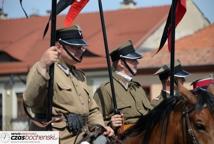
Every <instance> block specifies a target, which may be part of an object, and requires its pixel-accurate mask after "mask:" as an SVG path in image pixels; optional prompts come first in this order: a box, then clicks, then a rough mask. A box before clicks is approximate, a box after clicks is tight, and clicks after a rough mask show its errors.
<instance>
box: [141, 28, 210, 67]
mask: <svg viewBox="0 0 214 144" xmlns="http://www.w3.org/2000/svg"><path fill="white" fill-rule="evenodd" d="M213 37H214V24H212V25H210V26H208V27H206V28H204V29H201V30H199V31H197V32H195V33H194V34H192V35H189V36H186V37H183V38H181V39H179V40H177V41H176V43H175V59H179V60H180V61H181V63H182V65H183V66H189V67H190V66H205V65H208V66H210V65H212V66H213V68H214V60H213V58H214V41H213ZM155 53H156V51H151V52H148V53H145V56H144V58H143V59H141V61H140V66H139V67H140V68H157V67H160V66H162V65H164V64H167V63H169V62H170V53H169V51H168V47H167V45H165V46H164V47H163V49H162V50H161V51H160V52H159V53H158V54H156V55H155Z"/></svg>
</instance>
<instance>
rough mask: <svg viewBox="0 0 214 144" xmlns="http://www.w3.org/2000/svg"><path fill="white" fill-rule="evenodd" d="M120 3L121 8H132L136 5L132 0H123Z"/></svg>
mask: <svg viewBox="0 0 214 144" xmlns="http://www.w3.org/2000/svg"><path fill="white" fill-rule="evenodd" d="M120 4H121V8H122V9H134V8H136V5H137V3H136V2H135V1H134V0H123V1H122V2H121V3H120Z"/></svg>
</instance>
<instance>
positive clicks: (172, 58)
mask: <svg viewBox="0 0 214 144" xmlns="http://www.w3.org/2000/svg"><path fill="white" fill-rule="evenodd" d="M176 6H177V0H172V13H171V23H172V31H171V55H170V96H174V83H175V77H174V73H175V67H174V65H175V26H176V25H175V20H176Z"/></svg>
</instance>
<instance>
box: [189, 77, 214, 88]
mask: <svg viewBox="0 0 214 144" xmlns="http://www.w3.org/2000/svg"><path fill="white" fill-rule="evenodd" d="M210 84H214V78H203V79H197V80H195V81H193V82H192V83H191V85H192V86H193V89H195V88H198V87H199V88H207V87H208V86H209V85H210Z"/></svg>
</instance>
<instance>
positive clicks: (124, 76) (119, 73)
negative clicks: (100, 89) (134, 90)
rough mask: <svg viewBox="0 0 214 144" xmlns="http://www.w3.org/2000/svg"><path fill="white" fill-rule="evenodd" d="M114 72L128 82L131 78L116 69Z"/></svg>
mask: <svg viewBox="0 0 214 144" xmlns="http://www.w3.org/2000/svg"><path fill="white" fill-rule="evenodd" d="M116 74H118V75H120V76H121V77H123V78H124V79H126V80H127V81H128V82H130V81H131V80H132V77H130V76H129V75H127V74H125V73H122V72H119V71H116Z"/></svg>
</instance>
